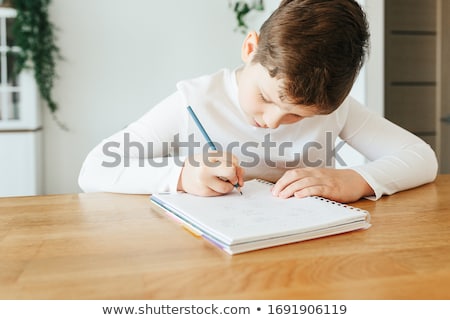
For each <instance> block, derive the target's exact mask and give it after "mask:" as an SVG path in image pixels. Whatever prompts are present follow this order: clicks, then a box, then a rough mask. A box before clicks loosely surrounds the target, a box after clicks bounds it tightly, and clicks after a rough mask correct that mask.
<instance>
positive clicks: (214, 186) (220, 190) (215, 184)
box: [208, 177, 234, 195]
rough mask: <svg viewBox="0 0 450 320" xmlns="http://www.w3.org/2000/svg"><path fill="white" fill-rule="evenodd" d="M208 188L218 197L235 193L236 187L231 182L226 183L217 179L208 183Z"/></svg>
mask: <svg viewBox="0 0 450 320" xmlns="http://www.w3.org/2000/svg"><path fill="white" fill-rule="evenodd" d="M208 187H209V189H211V190H212V191H213V192H216V193H217V195H222V194H227V193H230V192H231V191H233V189H234V186H233V185H232V184H231V183H230V182H229V181H224V180H222V179H221V178H219V177H215V179H212V180H211V181H209V182H208Z"/></svg>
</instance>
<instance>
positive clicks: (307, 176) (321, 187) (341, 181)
mask: <svg viewBox="0 0 450 320" xmlns="http://www.w3.org/2000/svg"><path fill="white" fill-rule="evenodd" d="M272 194H273V195H274V196H276V197H280V198H289V197H292V196H294V197H297V198H303V197H307V196H319V197H324V198H327V199H330V200H334V201H338V202H343V203H347V202H353V201H356V200H359V199H360V198H362V197H365V196H370V195H373V194H374V192H373V190H372V188H371V187H370V186H369V184H368V183H367V182H366V180H364V179H363V177H361V176H360V175H359V174H358V173H357V172H356V171H354V170H351V169H329V168H298V169H292V170H289V171H286V172H285V173H284V175H283V176H282V177H281V178H280V179H279V180H278V181H277V183H276V184H275V185H274V187H273V189H272Z"/></svg>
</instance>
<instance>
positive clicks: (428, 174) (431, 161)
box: [422, 144, 439, 182]
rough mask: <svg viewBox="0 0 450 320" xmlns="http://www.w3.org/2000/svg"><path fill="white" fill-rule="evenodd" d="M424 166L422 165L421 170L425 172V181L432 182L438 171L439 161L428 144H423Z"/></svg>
mask: <svg viewBox="0 0 450 320" xmlns="http://www.w3.org/2000/svg"><path fill="white" fill-rule="evenodd" d="M423 155H424V156H423V159H424V163H423V164H424V166H423V167H422V172H424V174H425V177H424V178H425V179H426V182H433V181H434V180H435V179H436V177H437V174H438V171H439V162H438V159H437V156H436V153H435V152H434V150H433V149H432V148H431V146H430V145H428V144H427V145H425V150H424V152H423Z"/></svg>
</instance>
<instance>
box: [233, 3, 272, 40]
mask: <svg viewBox="0 0 450 320" xmlns="http://www.w3.org/2000/svg"><path fill="white" fill-rule="evenodd" d="M229 7H230V8H232V9H233V12H234V14H235V16H236V21H237V26H236V28H235V31H240V32H241V33H243V34H246V33H247V32H248V25H247V23H246V22H245V18H246V16H247V15H248V14H249V13H250V12H251V11H252V10H255V11H264V2H263V0H253V1H243V0H240V1H231V0H230V1H229Z"/></svg>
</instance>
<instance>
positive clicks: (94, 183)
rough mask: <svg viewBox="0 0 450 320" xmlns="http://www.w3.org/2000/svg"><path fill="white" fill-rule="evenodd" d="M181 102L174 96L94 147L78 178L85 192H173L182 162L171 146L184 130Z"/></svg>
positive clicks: (179, 97)
mask: <svg viewBox="0 0 450 320" xmlns="http://www.w3.org/2000/svg"><path fill="white" fill-rule="evenodd" d="M183 108H184V98H183V96H182V94H181V93H179V92H176V93H174V94H172V95H171V96H169V97H167V98H166V99H165V100H163V101H162V102H160V103H159V104H158V105H156V106H155V107H154V108H152V109H151V110H150V111H149V112H147V113H146V114H145V115H144V116H142V117H141V118H140V119H138V120H137V121H135V122H133V123H131V124H130V125H129V126H128V127H127V128H125V129H124V130H121V131H119V132H117V133H115V134H114V135H112V136H111V137H109V138H107V139H105V140H103V141H102V142H101V143H100V144H98V145H97V146H96V147H95V148H94V149H93V150H92V151H91V152H90V153H89V154H88V155H87V157H86V159H85V161H84V163H83V165H82V168H81V171H80V175H79V178H78V183H79V186H80V187H81V189H82V190H83V191H85V192H120V193H133V194H152V193H155V192H176V189H177V184H178V178H179V175H180V173H181V170H182V167H183V163H184V159H183V158H182V157H181V156H178V155H176V154H174V151H173V150H174V143H176V138H177V137H179V135H180V132H183V130H184V129H185V128H186V126H187V118H186V117H185V116H184V115H185V114H187V112H185V110H184V109H183Z"/></svg>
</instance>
